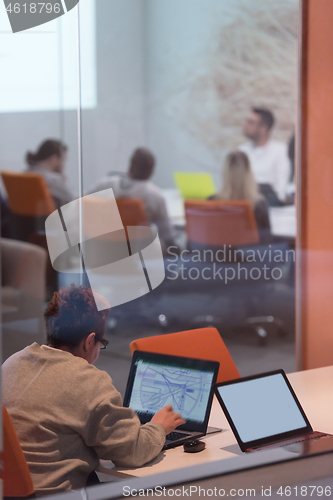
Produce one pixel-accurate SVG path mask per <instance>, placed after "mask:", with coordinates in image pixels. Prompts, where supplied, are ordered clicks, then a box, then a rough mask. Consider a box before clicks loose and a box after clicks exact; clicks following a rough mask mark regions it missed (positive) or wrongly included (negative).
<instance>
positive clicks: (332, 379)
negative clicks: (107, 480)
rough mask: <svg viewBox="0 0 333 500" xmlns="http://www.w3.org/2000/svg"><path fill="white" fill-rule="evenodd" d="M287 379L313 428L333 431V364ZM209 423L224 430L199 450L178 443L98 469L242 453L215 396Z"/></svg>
mask: <svg viewBox="0 0 333 500" xmlns="http://www.w3.org/2000/svg"><path fill="white" fill-rule="evenodd" d="M288 378H289V380H290V382H291V384H292V386H293V388H294V390H295V393H296V395H297V397H298V398H299V400H300V402H301V404H302V406H303V408H304V411H305V413H306V415H307V417H308V419H309V420H310V423H311V425H312V427H313V429H314V430H317V431H322V432H327V433H330V434H333V418H332V415H333V366H330V367H326V368H318V369H315V370H307V371H303V372H296V373H292V374H290V375H288ZM209 425H212V426H216V427H222V428H223V432H220V433H218V434H211V435H209V436H206V437H204V438H201V439H203V440H205V441H206V449H205V450H204V451H202V452H200V453H193V454H191V453H184V451H183V447H182V446H178V447H177V448H173V449H170V450H166V451H163V452H161V453H160V454H159V455H158V456H157V458H156V459H155V460H153V461H152V462H150V463H149V464H148V465H146V466H144V467H140V468H138V469H133V468H114V467H113V465H112V464H111V463H110V462H106V461H102V462H103V463H102V467H101V468H100V469H99V471H101V472H102V471H104V472H106V473H107V472H109V473H110V474H111V475H119V476H120V477H121V476H122V474H126V475H131V476H136V477H144V476H148V475H150V474H157V473H159V472H166V471H173V470H174V471H176V470H179V469H182V468H184V467H189V466H192V465H200V464H206V463H209V462H214V461H217V460H221V459H225V458H231V457H236V456H237V455H239V456H244V453H242V452H241V450H240V448H239V446H238V444H237V442H236V439H235V437H234V435H233V433H232V431H231V430H230V427H229V424H228V422H227V420H226V418H225V416H224V413H223V411H222V410H221V407H220V405H219V404H218V402H217V400H216V399H215V398H214V401H213V407H212V412H211V416H210V420H209ZM104 467H105V468H104ZM107 469H108V470H107ZM124 477H126V476H124ZM127 477H128V476H127Z"/></svg>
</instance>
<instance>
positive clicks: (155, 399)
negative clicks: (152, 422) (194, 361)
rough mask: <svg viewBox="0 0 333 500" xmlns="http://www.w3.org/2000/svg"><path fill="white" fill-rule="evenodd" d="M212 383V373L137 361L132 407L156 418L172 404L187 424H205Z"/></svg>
mask: <svg viewBox="0 0 333 500" xmlns="http://www.w3.org/2000/svg"><path fill="white" fill-rule="evenodd" d="M212 379H213V372H212V371H202V370H195V369H192V368H187V367H182V366H177V365H174V364H173V365H172V364H170V365H168V364H161V363H157V362H156V363H153V362H147V361H143V360H138V361H137V368H136V374H135V380H134V384H133V390H132V395H131V401H130V405H129V406H130V407H131V408H133V410H135V411H136V412H144V413H153V414H155V413H156V412H158V411H159V410H161V409H162V408H164V406H166V405H167V404H171V405H172V406H173V409H174V411H176V412H178V413H180V414H181V415H182V416H183V417H184V418H185V419H186V420H189V419H190V420H195V421H198V422H203V421H204V419H205V414H206V408H207V403H208V399H209V394H210V388H211V384H212Z"/></svg>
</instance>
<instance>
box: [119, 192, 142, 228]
mask: <svg viewBox="0 0 333 500" xmlns="http://www.w3.org/2000/svg"><path fill="white" fill-rule="evenodd" d="M116 201H117V205H118V209H119V213H120V217H121V220H122V221H123V224H124V226H149V222H148V219H147V215H146V211H145V208H144V206H143V203H142V200H140V199H139V198H117V200H116Z"/></svg>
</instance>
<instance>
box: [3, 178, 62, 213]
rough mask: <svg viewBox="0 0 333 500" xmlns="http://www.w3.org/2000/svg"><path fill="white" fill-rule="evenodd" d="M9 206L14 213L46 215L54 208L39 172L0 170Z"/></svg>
mask: <svg viewBox="0 0 333 500" xmlns="http://www.w3.org/2000/svg"><path fill="white" fill-rule="evenodd" d="M1 176H2V180H3V183H4V185H5V188H6V191H7V195H8V203H9V208H10V210H11V211H12V212H13V213H14V214H18V215H25V216H31V217H43V216H44V217H47V216H48V215H50V213H52V212H53V211H54V210H55V206H54V201H53V198H52V196H51V194H50V192H49V189H48V187H47V184H46V182H45V180H44V177H43V176H42V175H40V174H30V173H13V172H1Z"/></svg>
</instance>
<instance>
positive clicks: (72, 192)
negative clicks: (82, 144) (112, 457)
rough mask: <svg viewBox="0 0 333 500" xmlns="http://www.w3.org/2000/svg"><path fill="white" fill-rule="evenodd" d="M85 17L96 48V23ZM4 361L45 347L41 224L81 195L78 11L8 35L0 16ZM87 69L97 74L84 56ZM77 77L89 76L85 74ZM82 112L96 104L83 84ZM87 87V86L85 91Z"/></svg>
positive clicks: (48, 281)
mask: <svg viewBox="0 0 333 500" xmlns="http://www.w3.org/2000/svg"><path fill="white" fill-rule="evenodd" d="M87 18H88V22H87V21H85V18H84V16H83V20H82V24H85V26H87V42H86V43H89V46H92V47H94V18H93V16H92V17H91V16H89V15H88V16H87ZM0 19H1V20H0V38H1V53H2V57H1V60H0V72H1V75H2V78H1V82H0V129H1V137H2V144H3V148H2V151H1V266H2V299H1V300H2V349H3V350H2V359H3V361H4V360H5V359H7V358H8V357H9V356H10V355H12V354H13V353H15V352H17V351H19V350H20V349H22V348H24V347H25V346H27V345H30V344H31V343H32V342H34V341H36V342H38V343H39V344H43V343H45V340H46V338H45V326H44V318H43V314H44V309H45V304H46V302H47V301H48V300H49V299H50V298H51V296H52V294H53V292H54V291H55V290H56V289H57V287H58V277H57V273H56V272H55V270H54V269H53V268H52V265H51V261H50V258H49V253H48V250H47V243H46V235H45V219H46V218H47V216H48V215H49V214H50V213H51V212H53V211H54V210H55V209H56V208H58V207H59V206H61V205H62V204H64V203H67V202H69V201H71V200H72V199H73V198H75V197H76V196H77V194H78V179H79V170H78V158H79V154H78V119H77V115H78V107H79V104H80V92H79V91H80V86H79V73H78V70H79V67H78V62H79V60H78V46H77V27H78V19H77V12H76V9H73V10H71V11H70V12H68V13H67V14H66V15H63V16H61V17H59V18H57V19H54V20H53V21H50V22H48V23H46V24H42V25H41V26H37V27H35V28H31V29H28V30H24V31H21V32H17V33H12V30H11V26H10V23H9V19H8V17H7V15H6V9H5V5H4V4H2V6H1V16H0ZM86 58H87V64H89V65H90V68H94V61H93V58H92V57H90V58H89V53H87V57H86ZM82 73H83V74H86V73H89V74H93V73H94V72H93V71H92V70H91V69H89V71H88V70H87V69H85V66H83V69H82ZM86 81H87V86H88V87H89V88H88V90H85V89H83V90H82V97H81V101H82V106H86V107H91V106H93V105H94V103H95V99H96V92H95V86H94V79H93V77H91V78H90V80H89V78H86ZM90 82H92V83H90Z"/></svg>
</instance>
